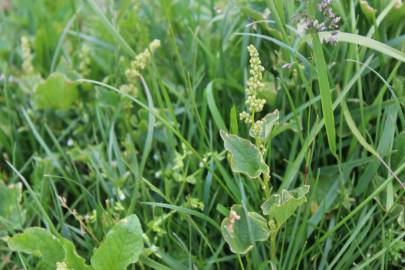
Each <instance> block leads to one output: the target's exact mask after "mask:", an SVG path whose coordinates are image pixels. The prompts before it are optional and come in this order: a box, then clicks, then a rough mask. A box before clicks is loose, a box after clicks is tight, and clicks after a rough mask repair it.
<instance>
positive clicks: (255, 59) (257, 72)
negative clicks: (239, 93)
mask: <svg viewBox="0 0 405 270" xmlns="http://www.w3.org/2000/svg"><path fill="white" fill-rule="evenodd" d="M247 49H248V51H249V55H250V60H249V63H250V70H249V75H250V76H249V79H248V82H247V88H246V96H247V97H246V105H247V111H243V112H241V113H240V114H239V118H240V119H241V120H242V121H244V122H245V123H246V124H252V123H253V121H254V114H255V113H257V112H261V111H262V110H263V107H264V104H265V103H266V100H265V99H261V98H258V97H257V94H258V91H259V90H260V89H262V88H263V86H264V84H263V75H262V73H263V71H264V67H263V66H262V63H261V61H260V58H259V53H258V52H257V50H256V48H255V46H253V45H252V44H251V45H249V46H248V47H247Z"/></svg>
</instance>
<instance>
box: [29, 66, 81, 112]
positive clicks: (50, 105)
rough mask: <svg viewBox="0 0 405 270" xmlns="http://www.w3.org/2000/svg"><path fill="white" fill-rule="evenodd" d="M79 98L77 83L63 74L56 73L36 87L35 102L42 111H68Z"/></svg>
mask: <svg viewBox="0 0 405 270" xmlns="http://www.w3.org/2000/svg"><path fill="white" fill-rule="evenodd" d="M78 97H79V90H78V87H77V83H75V82H72V81H70V80H68V79H67V78H66V77H65V76H64V75H63V74H62V73H58V72H55V73H52V74H51V75H50V76H49V77H48V79H46V80H45V81H44V82H42V83H39V84H38V85H37V86H36V88H35V91H34V95H33V100H34V103H35V105H36V106H37V107H38V108H40V109H67V108H69V107H70V106H72V105H73V103H74V102H75V101H76V100H77V99H78Z"/></svg>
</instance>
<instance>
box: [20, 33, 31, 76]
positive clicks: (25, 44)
mask: <svg viewBox="0 0 405 270" xmlns="http://www.w3.org/2000/svg"><path fill="white" fill-rule="evenodd" d="M21 50H22V58H23V64H22V69H23V71H24V73H26V74H32V73H33V72H34V67H33V66H32V53H31V47H30V42H29V40H28V37H26V36H22V37H21Z"/></svg>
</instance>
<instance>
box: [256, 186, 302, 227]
mask: <svg viewBox="0 0 405 270" xmlns="http://www.w3.org/2000/svg"><path fill="white" fill-rule="evenodd" d="M308 191H309V186H307V185H305V186H302V187H299V188H297V189H294V190H291V191H288V190H285V189H283V190H282V191H281V192H280V193H276V194H273V195H271V197H270V198H269V199H268V200H266V201H265V202H264V203H263V204H262V210H263V214H265V215H268V216H269V218H270V219H274V220H275V222H276V226H277V228H280V226H281V225H282V224H283V223H284V222H286V221H287V219H288V218H289V217H290V216H291V215H292V214H294V212H295V210H296V209H297V208H298V207H299V206H300V205H302V204H303V203H304V202H306V201H307V199H306V197H305V195H306V194H307V193H308Z"/></svg>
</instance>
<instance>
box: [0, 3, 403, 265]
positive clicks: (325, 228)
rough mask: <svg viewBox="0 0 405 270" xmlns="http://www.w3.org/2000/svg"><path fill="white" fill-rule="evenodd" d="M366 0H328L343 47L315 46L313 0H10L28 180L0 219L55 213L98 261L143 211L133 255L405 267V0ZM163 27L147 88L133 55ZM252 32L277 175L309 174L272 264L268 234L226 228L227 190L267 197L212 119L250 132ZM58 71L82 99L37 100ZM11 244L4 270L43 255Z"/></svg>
mask: <svg viewBox="0 0 405 270" xmlns="http://www.w3.org/2000/svg"><path fill="white" fill-rule="evenodd" d="M360 2H364V1H357V0H348V1H338V0H335V1H333V8H334V11H335V12H336V13H337V15H339V16H340V17H341V18H342V22H341V26H340V29H339V34H338V35H336V38H337V44H336V45H334V46H332V45H328V44H326V43H322V44H321V40H323V39H324V38H326V37H328V35H330V33H328V32H321V33H319V37H318V34H317V35H316V37H315V38H314V39H313V37H312V36H311V35H305V34H304V35H301V34H300V33H298V32H297V23H298V22H299V18H302V16H304V15H303V14H304V13H306V12H311V8H310V7H311V6H313V7H316V4H317V2H316V1H293V0H289V1H280V0H274V1H265V0H263V1H260V0H259V1H242V0H240V1H236V0H232V1H208V0H207V1H196V0H178V1H176V0H161V1H131V0H122V1H95V0H83V1H80V0H75V1H50V0H49V1H48V0H38V1H27V0H14V1H10V3H11V5H7V3H9V1H3V4H0V16H1V17H0V18H1V19H0V72H1V73H0V74H1V75H0V78H1V81H0V179H1V181H3V182H4V183H6V184H7V185H8V184H16V183H23V198H22V209H23V210H24V211H26V213H25V216H26V218H25V221H24V222H23V223H22V224H20V226H11V227H10V226H6V225H5V224H6V221H4V220H3V219H2V218H1V212H0V235H2V236H6V235H13V234H14V233H16V232H19V231H21V230H22V229H23V228H28V227H32V226H40V227H44V228H47V229H48V230H50V231H54V232H58V233H60V234H61V235H63V236H64V237H65V238H68V239H70V240H72V241H73V242H74V244H75V246H76V249H77V250H78V253H79V254H81V255H82V256H83V257H84V258H86V259H87V260H89V259H90V257H91V255H92V250H93V248H94V247H95V246H98V245H99V243H100V241H101V240H102V239H103V238H104V236H105V234H106V232H107V231H108V230H109V229H110V228H111V227H112V226H113V224H115V223H116V222H117V221H118V220H119V219H121V218H123V217H125V216H126V215H128V214H132V213H135V214H137V216H138V217H139V219H140V221H141V225H142V228H143V231H144V241H145V247H146V248H145V250H144V252H143V253H142V255H141V257H140V261H139V262H138V263H137V264H135V265H132V266H131V267H130V269H178V270H180V269H239V268H240V269H271V267H272V266H271V265H272V263H273V266H274V267H277V269H352V268H353V269H402V268H403V267H404V265H405V262H404V258H403V254H404V250H405V243H404V240H403V238H404V221H403V217H404V202H405V201H404V196H403V195H404V189H403V183H402V182H403V181H404V179H405V177H404V176H405V174H404V169H405V158H404V157H405V147H404V141H405V133H404V127H405V117H404V113H403V109H404V105H405V68H404V62H405V20H404V18H405V4H401V1H391V0H382V1H379V0H369V1H368V3H369V5H370V7H372V8H374V9H375V13H373V12H369V13H367V12H366V11H365V10H364V8H365V6H361V5H364V3H360ZM134 3H136V4H134ZM21 36H27V37H28V39H29V41H30V46H31V50H32V55H33V58H32V64H33V68H34V72H33V73H31V74H27V73H26V72H24V71H23V70H22V64H23V61H24V57H23V55H22V50H21V44H20V38H21ZM153 39H159V40H160V41H161V47H160V48H158V49H156V51H154V52H153V56H152V57H151V61H150V63H149V64H148V65H147V67H146V68H145V69H144V70H143V71H142V78H141V79H140V80H138V81H135V82H133V83H134V85H135V87H136V94H133V93H127V92H125V91H123V90H122V88H120V86H122V85H123V84H125V83H127V78H126V75H125V71H126V70H127V69H128V68H129V67H130V63H131V61H132V60H133V59H134V57H135V56H136V55H138V54H139V53H141V52H142V51H144V49H145V48H147V46H148V44H149V43H150V42H151V41H152V40H153ZM248 44H254V45H255V47H256V48H258V51H259V54H260V58H261V59H262V62H263V66H264V67H265V70H266V71H265V73H264V81H265V89H264V91H263V93H262V95H263V98H265V99H266V101H267V105H266V107H265V108H264V113H267V112H272V111H274V110H275V109H278V110H279V112H280V119H279V122H280V123H279V129H278V131H279V133H278V134H274V137H273V138H272V143H271V145H270V146H269V147H268V149H267V152H266V156H265V159H266V161H267V164H269V166H270V170H271V172H270V174H271V180H270V185H271V187H272V189H273V191H274V192H275V191H278V190H281V189H292V188H294V187H297V186H301V185H303V184H309V185H310V186H311V189H310V193H309V194H308V196H307V202H306V203H305V204H304V205H302V206H301V207H300V209H299V211H296V212H295V214H294V216H293V217H292V218H291V219H289V220H288V222H287V224H285V225H284V226H283V227H282V229H281V231H280V232H279V233H278V237H277V243H276V246H277V249H276V250H275V253H276V256H277V260H276V261H274V260H273V262H272V263H271V262H270V261H271V259H272V258H271V250H272V248H271V243H270V241H265V242H257V243H256V246H255V247H254V248H253V249H252V250H251V251H250V252H249V253H248V254H247V255H237V254H233V253H232V252H231V251H230V249H229V247H228V245H227V244H226V242H225V240H224V239H223V237H222V234H221V228H220V226H221V221H222V220H223V219H224V218H225V217H226V216H227V215H228V211H229V209H230V207H231V206H232V205H233V204H242V205H243V206H244V207H246V208H247V209H249V210H252V209H253V210H256V211H258V210H257V209H260V204H261V202H262V201H261V200H260V198H262V197H263V193H262V192H263V190H262V189H261V187H260V183H258V182H257V181H254V180H251V179H248V178H245V177H244V176H242V175H239V174H234V173H232V171H231V169H230V166H229V163H228V158H227V155H226V154H225V152H224V144H223V141H222V140H221V138H220V135H219V134H220V130H227V131H228V132H230V133H233V134H235V133H239V134H244V135H246V136H245V137H248V130H247V128H246V126H245V125H243V124H242V123H241V122H240V121H239V119H238V115H237V112H240V111H242V110H243V109H244V107H245V103H244V102H245V101H244V100H245V97H244V88H245V84H246V80H247V78H248V76H249V74H248V54H247V50H246V47H247V45H248ZM84 45H85V46H88V47H89V48H90V50H89V52H88V54H87V55H84V56H83V54H82V52H83V46H84ZM86 59H87V60H86ZM86 61H87V62H86ZM81 63H87V64H86V65H87V66H86V68H87V69H86V70H87V71H86V72H83V69H82V70H81V69H80V65H81ZM55 71H56V72H60V73H63V74H64V75H65V76H66V78H68V79H70V80H71V81H72V82H75V83H77V84H79V86H78V88H79V98H78V99H77V100H76V101H75V102H74V103H73V104H72V105H71V106H69V108H68V109H52V108H45V109H41V108H38V106H37V105H36V103H35V101H34V98H33V92H34V88H35V85H36V84H37V83H38V82H40V81H41V78H42V79H46V78H48V77H49V75H50V74H52V72H55ZM264 113H263V115H264ZM204 158H206V159H204ZM202 161H203V163H202ZM201 163H202V164H201ZM401 181H402V182H401ZM0 194H1V193H0ZM59 197H64V198H66V200H67V204H68V206H69V208H70V209H75V211H77V216H75V215H73V214H72V211H68V210H67V209H66V208H65V207H63V205H61V202H60V200H59V199H58V198H59ZM1 204H2V202H1V197H0V209H1ZM401 215H402V219H401ZM80 218H83V220H84V222H85V224H86V226H88V229H89V230H90V231H91V234H90V233H86V232H83V228H81V224H80V222H79V220H80ZM3 228H6V229H4V230H2V229H3ZM91 235H94V237H92V236H91ZM0 257H1V259H0V269H22V268H23V269H34V265H35V263H36V259H35V258H33V257H31V256H26V255H24V254H18V253H16V252H12V251H11V250H10V249H9V248H8V246H7V244H6V242H5V241H0Z"/></svg>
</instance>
